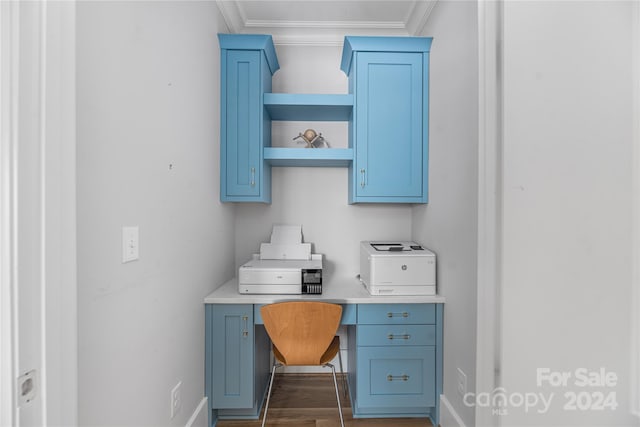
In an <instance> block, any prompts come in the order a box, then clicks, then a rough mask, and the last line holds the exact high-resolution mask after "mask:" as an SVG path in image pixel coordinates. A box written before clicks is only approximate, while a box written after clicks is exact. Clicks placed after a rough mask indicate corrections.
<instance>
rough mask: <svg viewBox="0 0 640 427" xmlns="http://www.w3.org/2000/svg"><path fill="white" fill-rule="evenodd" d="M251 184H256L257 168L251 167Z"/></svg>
mask: <svg viewBox="0 0 640 427" xmlns="http://www.w3.org/2000/svg"><path fill="white" fill-rule="evenodd" d="M251 186H252V187H255V186H256V168H251Z"/></svg>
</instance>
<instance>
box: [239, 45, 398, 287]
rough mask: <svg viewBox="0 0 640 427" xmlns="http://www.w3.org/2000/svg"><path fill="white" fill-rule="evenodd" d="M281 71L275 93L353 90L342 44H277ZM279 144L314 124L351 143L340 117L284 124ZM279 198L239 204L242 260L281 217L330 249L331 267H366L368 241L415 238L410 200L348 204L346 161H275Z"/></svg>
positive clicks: (337, 141)
mask: <svg viewBox="0 0 640 427" xmlns="http://www.w3.org/2000/svg"><path fill="white" fill-rule="evenodd" d="M276 52H277V55H278V61H279V63H280V70H279V71H277V72H276V74H275V75H274V76H273V92H284V93H347V92H348V87H347V76H346V75H345V74H344V73H343V72H342V71H340V60H341V55H342V46H324V47H320V46H314V47H308V46H306V47H300V46H282V45H279V46H276ZM279 125H280V124H276V126H277V127H278V128H279V129H278V131H277V132H274V135H273V138H274V141H273V145H285V144H290V143H291V139H292V138H293V137H295V136H296V135H298V133H299V132H303V131H304V130H305V129H307V128H313V129H315V130H316V131H318V132H322V134H323V136H324V137H326V138H327V139H328V140H329V142H330V144H332V146H334V147H346V146H347V128H346V126H344V125H343V126H341V125H340V124H336V123H323V122H293V123H288V124H286V126H279ZM272 172H273V175H272V179H273V183H272V192H273V194H272V204H271V205H263V204H249V203H247V204H238V206H237V207H236V217H235V218H236V219H235V229H236V265H237V266H239V265H241V264H242V263H244V262H246V261H247V260H248V259H249V257H250V256H251V254H252V253H256V252H257V251H259V249H260V243H261V242H268V241H269V236H270V233H271V228H272V225H273V224H274V223H285V224H302V231H303V234H304V240H305V241H306V242H311V243H313V244H314V251H315V252H317V253H322V254H325V255H326V265H325V268H326V270H327V271H326V274H327V275H333V276H334V277H347V276H348V277H354V276H355V275H356V274H359V273H360V271H359V242H360V241H361V240H385V239H386V240H388V239H391V240H396V239H410V237H411V207H410V206H403V205H348V204H347V202H348V197H347V193H348V176H347V168H296V167H294V168H289V167H287V168H278V167H276V168H273V169H272Z"/></svg>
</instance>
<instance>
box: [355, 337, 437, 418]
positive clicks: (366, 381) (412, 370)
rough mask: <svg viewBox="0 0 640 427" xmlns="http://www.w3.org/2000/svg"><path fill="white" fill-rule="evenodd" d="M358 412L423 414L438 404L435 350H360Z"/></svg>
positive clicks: (365, 348)
mask: <svg viewBox="0 0 640 427" xmlns="http://www.w3.org/2000/svg"><path fill="white" fill-rule="evenodd" d="M357 358H358V370H359V371H358V379H357V384H356V387H358V390H359V393H358V404H357V411H358V412H361V413H368V414H388V415H394V414H397V413H402V414H405V415H408V414H410V413H412V412H413V413H414V414H423V413H425V412H426V411H427V408H428V407H432V406H434V405H435V401H436V399H435V391H436V383H435V367H436V365H435V347H433V346H428V347H422V346H420V347H359V348H358V356H357Z"/></svg>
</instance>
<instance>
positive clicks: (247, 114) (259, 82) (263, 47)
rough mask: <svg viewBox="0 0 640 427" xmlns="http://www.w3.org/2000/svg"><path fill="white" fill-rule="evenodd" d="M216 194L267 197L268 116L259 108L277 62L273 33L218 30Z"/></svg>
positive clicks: (264, 199) (252, 199)
mask: <svg viewBox="0 0 640 427" xmlns="http://www.w3.org/2000/svg"><path fill="white" fill-rule="evenodd" d="M218 39H219V42H220V50H221V61H220V63H221V77H220V80H221V85H220V103H221V108H220V111H221V118H220V200H221V201H223V202H264V203H270V202H271V166H270V165H269V164H268V163H267V162H265V160H264V148H265V147H268V146H270V145H271V142H270V141H271V119H270V118H269V116H268V114H266V112H265V111H264V109H263V104H262V99H263V95H264V93H265V92H271V76H272V75H273V73H275V72H276V71H277V70H278V68H279V65H278V60H277V58H276V54H275V49H274V47H273V41H272V39H271V36H267V35H253V34H251V35H244V34H241V35H239V34H236V35H231V34H219V35H218Z"/></svg>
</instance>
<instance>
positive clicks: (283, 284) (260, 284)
mask: <svg viewBox="0 0 640 427" xmlns="http://www.w3.org/2000/svg"><path fill="white" fill-rule="evenodd" d="M238 291H239V292H240V293H241V294H321V293H322V255H321V254H312V253H311V244H310V243H302V227H301V226H299V225H295V226H293V225H275V226H274V227H273V231H272V233H271V242H270V243H262V244H261V245H260V253H259V254H254V255H253V257H252V259H251V260H249V261H248V262H247V263H245V264H243V265H242V266H240V269H239V270H238Z"/></svg>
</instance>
